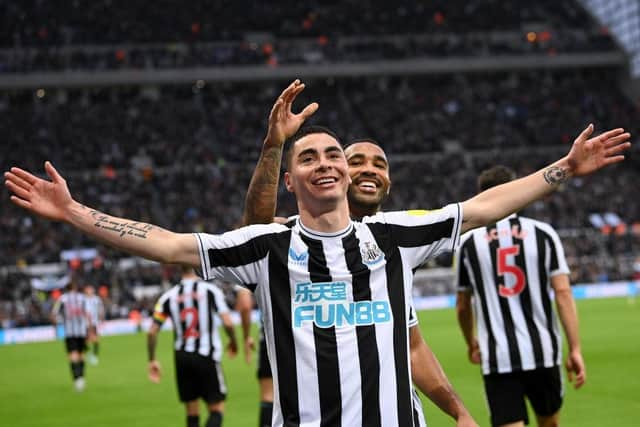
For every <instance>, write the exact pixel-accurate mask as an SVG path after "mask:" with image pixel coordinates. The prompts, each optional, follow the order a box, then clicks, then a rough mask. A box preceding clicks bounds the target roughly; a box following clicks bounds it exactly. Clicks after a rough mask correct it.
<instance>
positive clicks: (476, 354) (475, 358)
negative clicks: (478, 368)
mask: <svg viewBox="0 0 640 427" xmlns="http://www.w3.org/2000/svg"><path fill="white" fill-rule="evenodd" d="M467 355H468V356H469V361H470V362H471V363H473V364H474V365H478V364H480V360H481V359H480V346H479V345H478V340H475V339H474V340H473V343H472V344H471V345H470V346H469V347H468V348H467Z"/></svg>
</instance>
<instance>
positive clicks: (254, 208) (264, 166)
mask: <svg viewBox="0 0 640 427" xmlns="http://www.w3.org/2000/svg"><path fill="white" fill-rule="evenodd" d="M281 157H282V148H281V147H278V148H271V149H269V150H267V151H265V152H264V153H263V156H262V158H261V159H260V161H259V163H258V166H257V167H256V170H255V172H254V174H253V177H252V178H251V182H250V183H249V190H248V191H247V196H246V198H245V204H244V215H243V223H244V225H248V224H260V223H270V222H272V221H273V216H274V215H275V211H276V199H277V198H278V181H279V178H280V159H281Z"/></svg>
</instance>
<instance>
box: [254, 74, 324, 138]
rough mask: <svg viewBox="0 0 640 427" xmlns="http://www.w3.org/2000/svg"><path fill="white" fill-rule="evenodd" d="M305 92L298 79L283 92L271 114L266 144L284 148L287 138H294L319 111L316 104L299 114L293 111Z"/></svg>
mask: <svg viewBox="0 0 640 427" xmlns="http://www.w3.org/2000/svg"><path fill="white" fill-rule="evenodd" d="M303 90H304V83H300V80H298V79H296V80H295V81H293V82H292V83H291V84H290V85H289V87H287V88H286V89H285V90H284V91H282V93H281V94H280V96H279V97H278V99H277V100H276V102H275V104H273V108H272V109H271V113H270V114H269V130H268V131H267V138H266V141H265V142H268V143H271V144H276V145H279V146H282V144H284V142H285V141H286V140H287V138H290V137H292V136H293V135H294V134H295V133H296V132H297V131H298V129H300V126H302V124H303V123H304V122H305V120H307V119H308V118H309V117H311V115H313V113H315V112H316V110H317V109H318V104H317V103H316V102H313V103H311V104H309V105H307V106H306V107H305V108H304V110H302V111H301V112H300V113H298V114H294V113H293V111H291V106H292V105H293V101H294V100H295V99H296V97H297V96H298V94H299V93H300V92H302V91H303Z"/></svg>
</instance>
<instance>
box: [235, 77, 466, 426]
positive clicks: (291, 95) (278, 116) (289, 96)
mask: <svg viewBox="0 0 640 427" xmlns="http://www.w3.org/2000/svg"><path fill="white" fill-rule="evenodd" d="M304 87H305V86H304V84H302V83H301V82H300V81H299V80H295V81H294V82H293V83H291V84H290V85H289V87H287V88H286V89H285V90H284V91H283V92H282V94H281V95H280V97H279V98H278V99H277V100H276V102H275V104H274V106H273V109H272V110H271V114H270V115H269V130H268V133H267V136H266V138H265V142H264V145H263V149H262V152H261V154H260V160H259V161H258V164H257V165H256V169H255V171H254V174H253V176H252V177H251V183H250V185H249V190H248V191H247V196H246V201H245V210H244V214H243V216H244V222H245V223H246V224H255V223H269V222H272V221H273V220H274V215H275V210H276V201H277V192H278V181H279V176H280V164H281V159H282V150H283V146H284V142H285V141H286V140H287V139H288V138H291V137H292V136H293V135H294V134H295V133H296V132H297V131H298V129H299V128H300V126H301V125H302V124H303V123H304V121H305V120H306V119H307V118H309V117H310V116H311V115H312V114H313V113H314V112H315V111H316V109H317V108H318V104H316V103H312V104H309V105H308V106H307V107H306V108H304V110H303V111H302V112H300V113H299V114H294V113H293V112H292V110H291V108H292V105H293V102H294V101H295V99H296V97H297V96H298V95H299V94H300V93H301V92H302V91H303V90H304ZM344 153H345V157H346V159H347V163H348V172H349V176H350V178H351V184H350V185H349V189H348V194H347V197H348V203H349V211H350V213H351V217H352V218H363V217H365V216H370V215H375V214H376V212H378V211H379V210H380V209H381V207H382V203H383V202H384V201H385V199H386V198H387V196H388V195H389V191H390V188H391V178H390V177H389V163H388V161H387V156H386V154H385V152H384V150H383V149H382V148H381V147H380V146H379V144H378V143H377V142H375V141H373V140H372V139H359V140H355V141H353V142H352V143H351V144H350V145H348V146H347V147H346V148H345V149H344ZM275 220H276V221H278V222H282V223H285V222H287V219H285V218H275ZM408 325H409V347H410V356H411V374H412V379H413V382H414V383H415V384H416V385H417V387H418V388H419V389H420V390H421V391H422V392H423V393H424V394H425V395H426V396H427V397H428V398H429V399H430V400H431V401H432V402H433V403H435V404H436V405H437V406H438V407H439V408H440V409H441V410H442V411H444V412H445V413H447V414H448V415H450V416H451V417H453V418H455V419H456V420H457V421H458V425H459V426H472V425H476V423H475V421H474V420H473V418H472V417H471V415H470V414H469V413H468V411H467V409H466V408H465V406H464V404H463V402H462V400H461V399H460V397H459V396H458V395H457V393H456V392H455V390H454V389H453V386H452V385H451V383H450V382H449V380H448V378H447V377H446V375H445V373H444V371H443V369H442V367H441V365H440V362H439V361H438V359H437V358H436V356H435V355H434V354H433V352H432V351H431V348H430V347H429V346H428V345H427V343H426V342H425V341H424V339H423V338H422V334H421V333H420V329H419V327H418V318H417V316H416V313H415V310H414V309H413V307H411V309H410V316H409V319H408ZM258 381H259V384H260V417H259V420H260V424H259V425H260V427H266V426H270V425H271V417H272V411H273V377H272V372H271V368H270V366H269V358H268V355H267V349H266V341H265V339H264V333H263V329H262V328H261V329H260V344H259V356H258ZM412 398H413V402H412V403H413V409H414V411H415V412H416V414H417V416H418V417H420V420H421V423H426V422H425V420H424V418H423V410H422V403H421V401H420V399H419V397H418V395H417V394H416V393H415V391H413V395H412Z"/></svg>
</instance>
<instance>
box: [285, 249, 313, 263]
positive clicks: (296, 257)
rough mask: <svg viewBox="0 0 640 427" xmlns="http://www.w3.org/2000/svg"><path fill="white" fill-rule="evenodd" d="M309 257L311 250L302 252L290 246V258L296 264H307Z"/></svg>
mask: <svg viewBox="0 0 640 427" xmlns="http://www.w3.org/2000/svg"><path fill="white" fill-rule="evenodd" d="M307 258H309V252H307V251H304V252H301V253H297V252H296V251H295V250H294V249H293V248H289V259H290V260H291V261H292V262H293V263H294V264H298V265H301V264H305V263H306V262H307Z"/></svg>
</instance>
